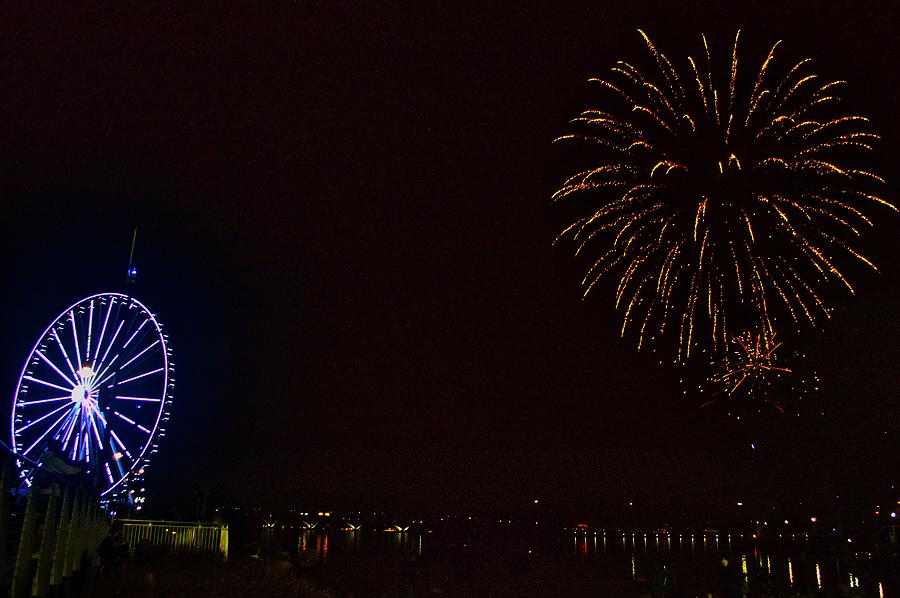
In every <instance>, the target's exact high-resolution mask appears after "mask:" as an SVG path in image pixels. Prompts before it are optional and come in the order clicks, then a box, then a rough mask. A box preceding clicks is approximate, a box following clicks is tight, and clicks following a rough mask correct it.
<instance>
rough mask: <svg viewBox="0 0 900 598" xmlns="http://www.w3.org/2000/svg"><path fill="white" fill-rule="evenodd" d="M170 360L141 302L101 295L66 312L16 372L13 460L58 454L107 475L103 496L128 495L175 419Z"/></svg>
mask: <svg viewBox="0 0 900 598" xmlns="http://www.w3.org/2000/svg"><path fill="white" fill-rule="evenodd" d="M171 355H172V351H171V347H170V346H169V340H168V337H167V336H166V335H165V334H163V332H162V326H161V324H160V323H159V321H158V320H157V318H156V317H155V316H154V315H153V314H152V313H151V312H150V310H149V309H147V307H146V306H145V305H144V304H143V303H141V302H140V301H138V300H137V299H134V298H132V297H129V296H127V295H123V294H121V293H99V294H97V295H92V296H90V297H86V298H84V299H82V300H81V301H78V302H77V303H75V304H73V305H71V306H69V307H68V308H66V309H65V310H64V311H63V312H62V313H61V314H59V315H58V316H57V317H56V318H55V319H54V320H53V321H52V322H51V323H50V325H49V326H47V328H46V329H44V331H43V333H41V335H40V336H39V337H38V339H37V342H36V343H35V344H34V347H33V348H32V350H31V353H29V355H28V358H27V359H26V360H25V365H24V367H23V368H22V372H21V374H20V375H19V382H18V384H17V385H16V392H15V395H14V397H13V405H12V410H11V417H10V429H11V431H12V433H11V440H12V443H13V446H14V447H15V450H16V453H18V454H19V455H21V456H23V457H26V458H27V460H30V461H32V462H33V461H39V460H40V458H41V457H42V456H43V455H44V454H46V453H47V452H48V451H55V452H57V453H59V454H61V455H64V456H65V457H66V458H68V459H70V460H72V461H75V462H78V463H81V464H82V465H83V466H84V468H85V470H86V472H88V473H90V472H92V471H97V472H98V473H101V474H103V475H101V476H99V477H98V479H99V480H101V481H100V483H101V484H103V485H102V486H101V487H100V488H99V490H100V494H101V496H106V495H107V494H109V493H110V492H113V491H114V490H115V489H121V488H127V484H128V479H129V478H130V477H131V476H132V472H134V473H135V474H136V475H142V474H143V472H144V466H145V463H146V459H145V453H148V451H150V450H152V449H155V447H156V445H157V444H158V442H159V438H160V437H161V435H163V433H164V429H163V427H164V425H165V423H166V422H167V421H168V419H169V418H168V413H170V411H171V403H172V393H173V386H174V384H173V383H172V382H173V379H172V376H173V375H174V365H173V363H172V358H171ZM164 413H165V414H166V417H163V414H164ZM20 463H22V466H23V467H28V466H27V465H26V460H20ZM107 482H108V483H107Z"/></svg>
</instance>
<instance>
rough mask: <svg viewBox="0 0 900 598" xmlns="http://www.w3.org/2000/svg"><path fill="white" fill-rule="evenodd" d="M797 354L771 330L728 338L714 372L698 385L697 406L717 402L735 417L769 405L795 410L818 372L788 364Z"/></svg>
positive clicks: (811, 391)
mask: <svg viewBox="0 0 900 598" xmlns="http://www.w3.org/2000/svg"><path fill="white" fill-rule="evenodd" d="M799 357H800V356H797V355H791V354H789V353H788V352H787V351H786V350H785V349H784V347H783V345H782V343H781V342H780V341H778V340H777V338H776V335H775V334H771V335H768V334H755V333H745V334H743V335H740V336H736V337H734V338H733V339H731V347H730V350H729V351H727V352H726V353H725V356H724V357H723V358H722V359H721V361H719V362H717V363H715V364H713V365H714V366H715V367H716V368H717V370H718V371H717V372H716V373H715V374H713V375H712V376H709V377H707V378H706V380H705V381H704V383H703V384H701V387H700V389H699V392H700V395H701V396H706V397H707V398H706V399H705V400H704V401H703V402H702V403H701V404H700V408H701V409H703V408H706V407H709V406H711V405H720V406H722V407H724V408H726V409H727V410H728V412H729V413H730V414H732V415H736V416H737V417H738V418H740V417H741V416H746V415H751V414H758V413H761V412H762V407H763V406H765V405H768V406H770V407H771V408H772V409H774V410H775V411H777V412H778V413H780V414H781V415H784V414H785V413H787V412H788V411H790V412H792V413H799V405H800V402H801V401H803V400H804V399H809V398H810V397H811V396H812V395H813V394H814V393H815V392H816V391H818V383H819V379H818V376H816V375H815V374H810V373H809V372H803V371H798V370H797V369H795V368H794V367H790V366H791V364H793V363H798V362H799V361H800V359H799Z"/></svg>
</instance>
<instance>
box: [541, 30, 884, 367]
mask: <svg viewBox="0 0 900 598" xmlns="http://www.w3.org/2000/svg"><path fill="white" fill-rule="evenodd" d="M640 34H641V36H642V37H643V39H644V42H645V43H646V46H647V48H648V50H649V52H650V56H651V57H652V60H653V62H654V63H655V64H654V66H653V67H652V68H651V69H647V70H641V69H639V68H638V67H636V66H634V65H632V64H631V63H628V62H624V61H620V62H618V63H616V65H615V66H614V67H613V68H612V69H611V73H610V74H609V76H607V77H605V78H596V79H591V81H592V82H594V83H596V84H597V85H598V86H599V87H600V88H601V90H602V91H603V92H604V94H605V95H604V98H605V101H604V105H603V106H604V107H603V108H602V109H589V110H585V111H584V112H582V113H581V115H580V116H579V117H578V118H576V119H574V120H573V121H572V122H573V125H574V126H575V127H576V130H577V132H574V133H572V134H569V135H564V136H563V137H560V138H559V140H578V141H582V142H586V143H587V144H588V146H589V148H590V154H589V160H590V166H589V167H588V168H586V169H585V170H582V171H581V172H579V173H578V174H576V175H574V176H572V177H570V178H569V179H568V180H567V181H565V183H563V185H562V186H561V188H560V189H559V190H558V191H557V192H556V193H555V194H554V199H555V200H558V201H561V200H565V201H566V202H568V203H570V204H572V205H573V206H574V207H573V208H572V209H573V210H575V211H576V213H577V214H578V215H577V216H576V217H575V218H574V222H572V224H571V225H570V226H568V227H567V228H566V229H565V230H564V231H563V232H562V233H561V234H560V236H559V238H558V239H557V241H559V240H560V239H570V240H573V241H574V244H575V246H576V254H587V255H590V256H592V257H591V261H590V266H589V267H588V270H587V273H586V275H585V277H584V279H583V281H582V285H583V290H584V295H585V296H586V295H587V294H588V293H590V292H591V290H592V289H594V288H595V287H596V286H597V283H598V282H599V281H600V280H602V279H605V278H610V279H611V280H612V283H613V286H614V287H615V288H614V294H615V303H616V307H617V309H620V310H621V311H622V313H623V322H622V328H621V333H622V335H625V333H626V331H629V330H631V331H633V332H634V333H635V336H636V337H637V345H638V349H640V348H641V347H642V346H646V345H647V344H649V343H651V342H652V341H658V340H660V339H663V338H669V339H672V340H673V341H674V343H673V344H674V346H675V356H676V361H683V360H685V359H687V358H689V357H690V356H691V353H692V351H693V352H694V353H696V352H697V350H698V348H702V349H704V351H705V350H707V349H708V350H709V352H710V353H711V354H713V355H721V354H722V352H723V351H725V350H727V347H728V344H729V342H728V340H729V339H730V338H732V337H733V336H734V330H738V331H740V330H748V329H752V328H755V327H760V328H761V334H762V335H763V336H764V337H765V338H768V337H771V336H772V335H773V334H774V331H775V330H776V328H777V329H779V330H789V329H793V328H796V327H797V326H798V325H799V324H800V323H802V322H804V321H805V322H809V323H812V324H815V323H817V322H819V321H820V320H821V319H822V318H827V317H828V316H829V312H830V311H831V307H830V304H829V302H828V299H827V295H828V294H827V293H826V290H827V289H828V288H829V287H830V286H840V287H844V288H846V289H847V290H848V291H849V292H850V293H854V287H853V286H852V284H851V281H850V278H851V277H850V275H849V274H848V272H850V271H852V269H853V268H854V267H855V266H856V265H857V264H861V265H863V266H865V267H866V268H872V269H876V268H875V265H874V264H873V263H872V261H871V260H870V259H869V258H867V257H866V256H865V255H864V254H863V250H862V248H861V240H862V238H863V237H864V232H865V231H866V229H868V228H870V227H872V226H873V223H874V220H875V219H876V217H877V214H878V213H877V212H876V209H878V208H885V209H889V210H893V211H896V208H895V207H894V206H893V205H892V204H891V203H890V202H888V201H887V200H885V199H884V198H882V197H881V193H882V192H881V189H882V188H883V186H884V180H883V179H882V178H881V177H879V176H878V175H876V174H874V173H872V172H870V171H869V170H867V169H866V167H865V159H866V156H867V154H870V153H871V152H872V150H873V149H874V145H873V144H874V143H875V142H876V141H877V140H878V135H876V134H875V133H874V132H872V131H871V129H870V125H869V120H868V119H867V118H865V117H862V116H857V115H853V114H846V113H844V112H842V111H841V110H840V98H839V94H840V90H841V88H842V86H843V85H845V82H844V81H826V80H823V79H822V78H820V77H819V76H817V75H816V74H814V73H812V72H811V70H810V69H811V60H810V59H805V60H801V61H800V62H797V63H796V64H793V65H792V66H786V67H781V66H779V64H780V63H779V61H778V60H776V51H777V50H778V48H779V45H780V43H781V42H778V43H776V44H775V45H774V46H772V49H771V51H770V52H769V53H768V55H767V56H765V57H764V58H763V59H762V60H760V61H759V62H755V63H754V64H752V65H751V66H750V67H749V68H748V67H745V66H744V64H743V61H742V60H739V55H740V51H739V49H740V44H739V41H740V32H738V34H737V35H736V36H735V39H734V45H733V47H732V49H731V52H730V54H731V56H730V60H728V61H727V62H723V64H721V65H718V66H717V64H716V63H714V60H713V57H712V53H711V52H710V49H709V45H708V44H707V41H706V38H705V37H702V42H703V43H702V46H701V54H700V59H699V60H695V59H694V58H693V57H688V58H687V60H686V62H685V63H684V64H683V65H682V67H683V68H680V69H679V68H676V67H675V66H674V65H673V63H672V62H671V61H670V60H669V59H668V58H667V57H666V56H665V55H664V54H663V53H662V52H660V51H659V50H658V49H657V48H656V47H655V46H654V45H653V43H652V42H651V41H650V38H649V37H647V35H646V34H644V32H642V31H640ZM719 75H721V76H719Z"/></svg>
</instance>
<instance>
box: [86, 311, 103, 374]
mask: <svg viewBox="0 0 900 598" xmlns="http://www.w3.org/2000/svg"><path fill="white" fill-rule="evenodd" d="M93 328H94V300H93V299H91V307H90V310H89V311H88V333H87V347H86V348H85V350H84V358H85V360H90V359H91V331H92V330H93ZM101 340H102V339H101Z"/></svg>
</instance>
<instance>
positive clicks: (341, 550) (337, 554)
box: [260, 527, 900, 598]
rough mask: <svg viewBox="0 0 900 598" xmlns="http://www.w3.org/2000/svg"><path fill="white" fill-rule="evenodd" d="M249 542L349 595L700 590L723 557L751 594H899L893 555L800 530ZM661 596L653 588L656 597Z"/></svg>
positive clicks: (268, 535)
mask: <svg viewBox="0 0 900 598" xmlns="http://www.w3.org/2000/svg"><path fill="white" fill-rule="evenodd" d="M260 538H261V540H260V550H262V551H265V552H266V553H267V554H269V555H271V556H270V557H269V558H275V559H277V558H279V556H278V554H279V553H280V555H281V556H280V558H282V559H290V560H291V561H292V562H293V563H294V564H295V566H296V567H297V568H298V569H299V570H300V571H302V572H303V574H304V575H308V576H310V577H313V578H315V579H316V580H317V581H319V582H321V583H322V584H323V585H326V586H328V587H331V588H334V589H336V590H338V591H339V592H346V593H352V594H353V595H355V596H367V595H371V596H432V595H440V594H443V595H448V596H488V595H490V596H557V595H565V596H622V597H629V596H645V595H666V596H670V597H671V596H704V597H705V596H707V593H709V592H716V591H717V589H718V587H719V584H720V583H721V581H720V578H721V577H722V576H723V572H722V564H721V562H722V559H726V560H728V561H729V565H728V566H729V567H731V568H732V570H731V574H732V579H734V578H735V577H737V578H738V579H743V580H744V582H745V583H746V584H747V587H748V588H749V590H750V591H751V595H752V596H874V597H879V598H881V597H885V596H888V597H895V596H896V597H898V598H900V591H898V578H897V561H896V559H888V558H883V557H872V556H870V555H869V554H868V553H866V552H859V553H858V552H855V551H854V550H851V549H849V548H847V547H844V546H841V545H840V544H834V543H832V544H830V545H826V544H824V543H820V544H815V543H813V544H812V545H811V543H810V542H809V541H808V540H806V539H805V538H803V537H800V538H797V539H794V540H789V541H785V542H783V543H781V544H779V545H778V546H771V545H764V544H762V543H757V542H756V541H753V540H751V539H750V538H743V537H740V536H732V535H730V534H720V533H681V534H679V533H655V532H648V533H643V532H636V533H631V532H626V533H622V532H591V531H584V532H575V533H569V532H566V533H564V534H550V535H535V534H522V533H520V531H519V532H515V531H510V532H508V533H496V532H495V531H492V532H490V533H478V532H477V530H476V531H472V530H469V531H465V532H463V533H440V532H427V531H421V532H419V531H413V532H410V531H407V532H396V531H386V530H385V531H377V530H356V531H350V530H335V529H331V530H325V529H323V530H317V529H292V528H289V527H284V528H280V529H264V530H262V531H261V536H260ZM660 592H663V593H660Z"/></svg>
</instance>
